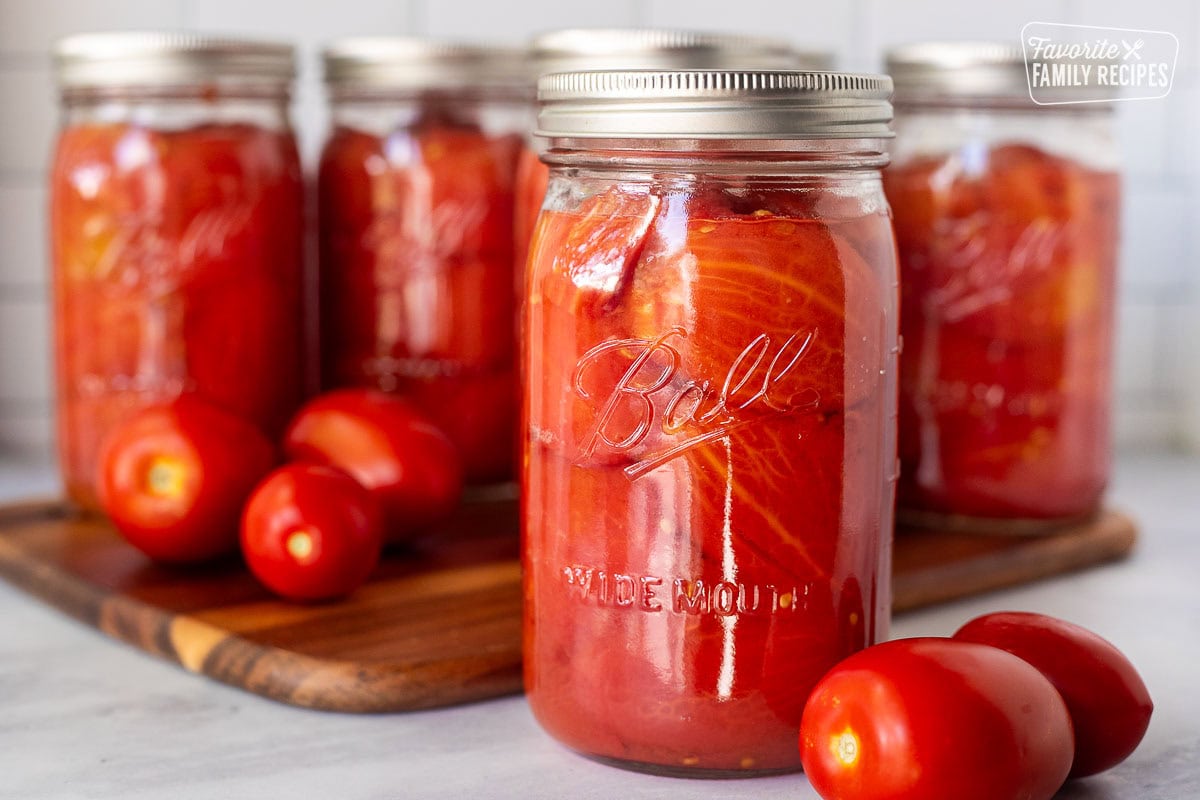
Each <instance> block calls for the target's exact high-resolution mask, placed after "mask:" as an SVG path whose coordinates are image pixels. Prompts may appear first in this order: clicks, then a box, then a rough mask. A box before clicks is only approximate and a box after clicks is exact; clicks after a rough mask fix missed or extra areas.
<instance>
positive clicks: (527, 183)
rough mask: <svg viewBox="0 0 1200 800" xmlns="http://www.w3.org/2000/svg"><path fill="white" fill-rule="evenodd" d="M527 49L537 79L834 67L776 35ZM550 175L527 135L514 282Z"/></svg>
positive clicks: (555, 39) (588, 36)
mask: <svg viewBox="0 0 1200 800" xmlns="http://www.w3.org/2000/svg"><path fill="white" fill-rule="evenodd" d="M529 53H530V60H531V61H532V71H533V72H534V73H535V75H536V76H539V77H540V76H541V75H548V74H550V73H552V72H578V71H580V70H600V69H607V70H614V69H623V70H632V69H808V70H827V69H830V68H831V67H832V66H833V56H832V55H830V54H829V53H825V52H819V51H806V50H797V49H796V48H795V47H794V46H793V45H792V44H791V43H790V42H786V41H783V40H780V39H771V38H768V37H764V36H749V35H746V34H734V33H708V32H702V31H684V30H667V29H660V28H568V29H565V30H557V31H550V32H548V33H544V34H541V35H539V36H536V37H534V39H533V40H532V41H531V42H530V45H529ZM529 132H532V126H530V131H529ZM549 174H550V173H549V168H548V167H547V166H546V165H545V164H543V163H542V161H541V159H540V158H539V157H538V143H537V141H535V140H534V139H533V137H532V136H530V137H528V138H527V139H526V143H525V147H524V148H523V149H522V151H521V161H520V164H519V166H518V168H517V207H516V237H517V238H516V247H517V256H516V269H517V274H518V278H517V281H518V283H521V277H520V276H521V274H522V273H523V272H524V270H525V266H526V262H527V261H528V258H529V241H530V239H531V238H532V237H533V226H534V224H535V223H536V222H537V217H538V214H539V213H540V212H541V210H542V201H543V199H545V197H546V183H547V181H548V180H549Z"/></svg>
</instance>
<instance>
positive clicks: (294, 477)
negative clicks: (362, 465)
mask: <svg viewBox="0 0 1200 800" xmlns="http://www.w3.org/2000/svg"><path fill="white" fill-rule="evenodd" d="M382 547H383V528H382V522H381V517H380V509H379V501H378V500H377V499H376V498H375V497H374V496H372V494H371V493H370V492H368V491H367V490H366V489H364V488H363V487H362V486H360V485H359V484H358V483H357V482H356V481H355V480H354V479H353V478H351V477H350V476H349V475H347V474H346V473H344V472H342V471H341V470H337V469H334V468H333V467H326V466H321V465H318V464H289V465H288V466H286V467H280V468H279V469H277V470H275V471H274V472H272V473H271V474H270V475H269V476H267V478H266V480H264V481H263V482H262V483H261V484H260V485H259V487H258V488H257V489H255V490H254V494H253V495H252V496H251V497H250V501H249V502H248V503H247V504H246V511H245V514H244V515H243V517H242V553H243V555H245V557H246V563H247V564H248V565H249V566H250V571H251V572H253V573H254V575H255V577H257V578H258V579H259V580H260V581H262V583H263V584H264V585H265V586H266V587H267V588H268V589H270V590H271V591H273V592H275V593H276V594H279V595H282V596H283V597H286V598H289V599H291V600H327V599H330V598H333V597H341V596H343V595H347V594H349V593H350V592H352V591H354V590H355V589H357V588H358V587H359V586H361V585H362V584H363V583H364V582H365V581H366V580H367V577H368V576H369V575H370V574H371V571H372V570H373V569H375V565H376V564H377V563H379V551H380V549H381V548H382Z"/></svg>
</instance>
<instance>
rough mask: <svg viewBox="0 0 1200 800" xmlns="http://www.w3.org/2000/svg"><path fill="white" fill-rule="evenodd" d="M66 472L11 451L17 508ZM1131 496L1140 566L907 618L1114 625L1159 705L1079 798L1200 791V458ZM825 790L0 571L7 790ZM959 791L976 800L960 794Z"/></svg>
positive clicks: (1149, 461) (1130, 475)
mask: <svg viewBox="0 0 1200 800" xmlns="http://www.w3.org/2000/svg"><path fill="white" fill-rule="evenodd" d="M54 488H55V481H54V477H53V474H52V473H51V471H50V470H49V469H48V468H47V467H45V466H29V465H22V464H18V463H13V462H11V461H0V500H9V499H13V498H16V497H20V496H27V495H30V494H39V493H40V494H42V495H44V494H46V493H49V492H52V491H53V490H54ZM1112 500H1113V503H1114V504H1116V505H1119V506H1121V507H1122V508H1125V509H1128V510H1130V511H1132V512H1133V513H1134V515H1135V516H1136V517H1137V518H1138V519H1139V521H1140V522H1141V523H1142V525H1143V528H1142V541H1141V543H1140V546H1139V548H1138V550H1137V552H1136V554H1135V555H1134V557H1133V558H1132V559H1130V560H1129V561H1126V562H1124V563H1121V564H1115V565H1110V566H1105V567H1101V568H1098V569H1093V570H1090V571H1087V572H1084V573H1080V574H1076V575H1072V576H1068V577H1063V578H1059V579H1055V580H1051V581H1046V582H1043V583H1039V584H1035V585H1032V586H1027V587H1023V588H1020V589H1014V590H1009V591H1005V592H1002V593H998V594H992V595H988V596H985V597H981V598H978V599H974V600H969V601H963V602H959V603H955V604H951V605H946V606H942V607H939V608H936V609H933V610H928V611H922V612H917V613H911V614H906V615H902V616H900V617H899V618H898V619H897V620H896V621H895V623H894V626H893V629H894V634H895V635H896V636H898V637H899V636H914V635H925V634H931V635H941V634H949V633H951V632H953V631H954V630H955V629H956V628H957V627H958V625H959V624H961V623H962V622H964V621H966V620H967V619H969V618H970V617H973V616H975V615H977V614H980V613H983V612H986V611H993V610H999V609H1025V610H1037V611H1043V612H1046V613H1050V614H1055V615H1058V616H1062V617H1065V618H1067V619H1071V620H1073V621H1075V622H1078V623H1080V624H1083V625H1085V626H1087V627H1089V628H1092V629H1093V630H1096V631H1097V632H1099V633H1100V634H1102V635H1103V636H1105V637H1107V638H1109V639H1111V640H1112V641H1113V642H1115V643H1116V644H1117V645H1118V646H1119V647H1120V648H1122V649H1123V650H1124V651H1125V652H1126V653H1127V654H1128V655H1129V656H1130V658H1131V659H1132V660H1133V661H1134V663H1135V664H1136V665H1137V666H1138V667H1139V669H1140V670H1141V671H1142V674H1143V676H1144V678H1145V680H1146V683H1147V685H1148V686H1149V687H1150V691H1151V694H1152V695H1153V697H1154V700H1155V703H1156V706H1157V708H1156V709H1155V712H1154V718H1153V721H1152V722H1151V725H1150V731H1149V733H1148V735H1147V737H1146V740H1145V742H1143V744H1142V746H1141V748H1140V749H1139V750H1138V751H1137V752H1136V753H1135V754H1134V755H1133V757H1132V758H1131V759H1130V760H1129V761H1127V762H1126V763H1124V764H1122V765H1121V766H1119V767H1117V768H1116V769H1115V770H1113V771H1111V772H1109V773H1107V774H1105V775H1102V776H1098V777H1095V778H1091V779H1088V780H1086V781H1078V782H1075V783H1074V784H1071V785H1069V786H1068V787H1066V788H1065V789H1064V790H1063V792H1062V793H1061V794H1060V798H1071V799H1072V800H1126V799H1128V800H1194V799H1195V798H1197V797H1200V689H1198V688H1197V676H1198V675H1200V576H1198V574H1200V459H1197V458H1185V457H1181V456H1168V455H1157V456H1154V455H1136V456H1132V455H1131V456H1126V457H1123V458H1121V459H1120V460H1119V461H1118V468H1117V477H1116V481H1115V485H1114V488H1113V493H1112ZM168 797H169V798H172V800H187V799H188V798H222V800H238V799H240V798H273V797H288V798H297V799H299V798H321V799H322V800H325V799H327V798H338V799H339V800H343V799H344V800H350V799H351V798H355V799H357V798H381V799H382V798H442V797H445V798H456V800H463V798H471V800H476V799H478V798H566V797H569V798H571V799H572V800H588V799H589V798H613V797H620V798H678V797H689V798H718V797H719V798H742V797H744V798H755V799H756V800H758V799H760V798H761V799H763V800H767V799H769V798H789V800H794V799H795V798H815V797H816V794H815V793H814V792H813V791H812V790H811V789H810V788H809V787H808V785H807V783H806V782H805V780H804V777H803V776H802V775H792V776H784V777H778V778H765V779H755V780H743V781H680V780H675V779H670V778H655V777H651V776H646V775H639V774H633V773H628V772H624V771H621V770H618V769H614V768H611V767H606V766H602V765H599V764H595V763H592V762H590V761H587V760H585V759H583V758H580V757H578V756H576V755H574V754H572V753H570V752H568V751H566V750H565V749H563V748H561V747H559V746H558V745H556V744H555V743H554V742H553V741H551V739H550V738H549V737H547V736H546V735H544V734H543V733H542V732H541V731H540V730H539V729H538V727H537V725H536V723H535V722H534V721H533V718H532V717H531V716H530V714H529V710H528V707H527V706H526V705H525V702H524V701H523V700H522V699H521V698H519V697H513V698H507V699H503V700H496V701H492V702H486V703H479V704H476V705H471V706H464V707H460V708H452V709H446V710H440V711H430V712H421V713H410V714H395V715H383V716H353V715H343V714H330V713H324V712H317V711H306V710H302V709H297V708H291V707H288V706H284V705H280V704H277V703H274V702H271V701H269V700H264V699H260V698H258V697H255V696H253V695H250V694H247V693H244V692H241V691H238V690H236V689H232V688H229V687H227V686H224V685H222V684H219V683H216V682H213V681H210V680H207V679H205V678H202V677H198V676H195V675H191V674H188V673H186V672H184V671H183V670H181V669H179V668H177V667H175V666H173V665H171V664H168V663H166V662H163V661H160V660H157V659H155V658H153V657H151V656H148V655H144V654H142V653H140V652H138V651H136V650H134V649H131V648H130V647H127V646H125V645H123V644H119V643H116V642H113V641H110V640H108V639H107V638H105V637H104V636H102V635H101V634H99V633H97V632H96V631H93V630H92V629H90V628H88V627H86V626H83V625H81V624H79V623H76V622H74V621H72V620H70V619H68V618H67V617H64V616H63V615H61V614H60V613H58V612H57V611H54V610H52V609H50V608H48V607H46V606H44V605H42V604H41V603H40V602H38V601H36V600H32V599H30V598H28V597H26V596H25V595H23V594H22V593H20V592H18V591H17V590H15V589H13V588H11V587H9V586H8V585H7V584H4V583H3V581H2V580H0V798H13V799H14V800H16V799H17V798H20V799H21V800H34V799H35V798H89V799H90V800H101V799H103V798H124V799H125V800H137V799H138V798H147V799H149V798H153V800H161V799H162V798H168ZM947 800H965V799H961V798H948V799H947Z"/></svg>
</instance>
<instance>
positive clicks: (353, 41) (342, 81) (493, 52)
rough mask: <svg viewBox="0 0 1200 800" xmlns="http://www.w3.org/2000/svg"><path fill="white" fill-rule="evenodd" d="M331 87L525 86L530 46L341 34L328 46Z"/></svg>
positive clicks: (459, 87) (325, 53) (326, 74)
mask: <svg viewBox="0 0 1200 800" xmlns="http://www.w3.org/2000/svg"><path fill="white" fill-rule="evenodd" d="M323 55H324V61H325V81H326V83H328V84H329V85H330V86H331V87H333V88H335V89H337V88H348V89H364V90H367V91H371V90H382V91H388V90H418V91H419V90H425V89H472V88H478V87H486V88H495V87H513V88H527V87H528V86H529V84H530V81H531V76H530V68H529V59H528V51H526V50H525V49H524V48H518V47H502V46H494V45H482V44H468V43H461V42H440V41H437V40H433V39H420V38H415V37H404V36H395V37H393V36H360V37H353V38H348V39H339V40H337V41H335V42H332V43H330V44H329V46H328V47H326V48H325V51H324V54H323Z"/></svg>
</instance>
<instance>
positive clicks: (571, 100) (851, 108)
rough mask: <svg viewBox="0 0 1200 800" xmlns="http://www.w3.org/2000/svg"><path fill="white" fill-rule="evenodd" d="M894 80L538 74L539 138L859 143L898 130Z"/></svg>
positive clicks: (749, 74) (782, 74)
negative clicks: (893, 127)
mask: <svg viewBox="0 0 1200 800" xmlns="http://www.w3.org/2000/svg"><path fill="white" fill-rule="evenodd" d="M891 94H892V80H891V78H889V77H888V76H886V75H860V74H853V73H845V72H799V71H788V70H781V71H768V70H749V71H740V70H738V71H729V70H670V71H663V70H631V71H593V72H566V73H556V74H553V75H545V76H543V77H542V78H541V79H539V80H538V100H539V105H540V109H539V114H538V130H537V131H536V134H537V135H538V136H543V137H548V138H553V137H567V138H646V139H650V138H669V139H676V138H677V139H854V138H875V137H888V136H891V135H892V133H891V129H890V126H889V123H890V122H891V119H892V105H891V103H890V102H889V98H890V97H891Z"/></svg>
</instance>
